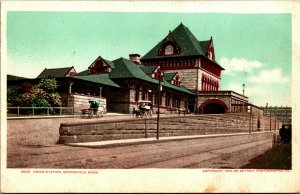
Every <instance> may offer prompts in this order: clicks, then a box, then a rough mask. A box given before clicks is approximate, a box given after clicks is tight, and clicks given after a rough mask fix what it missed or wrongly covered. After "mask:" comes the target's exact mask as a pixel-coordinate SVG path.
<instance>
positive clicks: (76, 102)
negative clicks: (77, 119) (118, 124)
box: [68, 94, 107, 114]
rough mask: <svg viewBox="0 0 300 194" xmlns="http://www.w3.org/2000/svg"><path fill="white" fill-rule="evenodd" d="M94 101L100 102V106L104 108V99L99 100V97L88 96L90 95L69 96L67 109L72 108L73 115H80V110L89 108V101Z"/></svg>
mask: <svg viewBox="0 0 300 194" xmlns="http://www.w3.org/2000/svg"><path fill="white" fill-rule="evenodd" d="M91 99H96V100H99V101H100V106H104V107H106V106H107V104H106V99H105V98H100V97H99V96H90V95H79V94H71V95H70V96H69V98H68V100H69V103H68V104H69V107H73V110H74V114H80V113H81V111H80V110H81V109H82V108H89V107H90V104H89V100H91Z"/></svg>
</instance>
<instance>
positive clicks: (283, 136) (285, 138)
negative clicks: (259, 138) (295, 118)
mask: <svg viewBox="0 0 300 194" xmlns="http://www.w3.org/2000/svg"><path fill="white" fill-rule="evenodd" d="M279 135H280V140H281V141H282V142H284V143H290V142H291V139H292V125H282V127H281V128H280V129H279Z"/></svg>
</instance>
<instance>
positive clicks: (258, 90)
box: [7, 11, 292, 106]
mask: <svg viewBox="0 0 300 194" xmlns="http://www.w3.org/2000/svg"><path fill="white" fill-rule="evenodd" d="M180 22H182V23H183V24H184V25H185V26H187V27H188V28H189V29H190V31H191V32H192V33H193V34H194V35H195V36H196V37H197V38H198V40H208V39H209V38H210V36H212V37H213V41H214V47H215V55H216V60H217V62H218V63H219V64H221V65H222V66H223V67H224V68H225V69H226V70H225V71H223V72H222V78H221V79H222V83H221V89H222V90H233V91H235V92H238V93H242V84H243V83H245V85H246V87H245V95H246V96H248V97H249V100H250V102H252V103H254V104H256V105H258V106H261V105H262V106H264V105H265V104H266V103H269V105H272V106H291V97H290V96H291V71H292V70H291V69H292V68H291V67H292V62H291V52H292V51H291V49H292V48H291V45H292V34H291V33H292V32H291V30H292V24H291V15H290V14H224V13H143V12H140V13H128V12H122V13H118V12H20V11H19V12H8V14H7V53H8V66H7V73H8V74H12V75H17V76H23V77H28V78H35V77H37V76H38V75H39V73H41V71H42V70H43V69H44V68H59V67H68V66H74V67H75V69H76V70H77V72H80V71H83V70H85V69H87V67H88V66H89V65H90V64H91V63H92V62H93V61H94V60H95V59H96V58H97V57H98V56H99V55H100V56H102V57H103V58H106V59H108V60H114V59H117V58H119V57H125V58H128V55H129V54H130V53H139V54H141V55H142V56H143V55H144V54H146V52H147V51H149V50H150V49H151V48H152V47H153V46H155V45H156V44H157V43H158V42H159V41H160V40H162V39H163V38H164V37H165V36H166V35H167V34H168V32H169V30H173V29H174V28H175V27H176V26H178V25H179V24H180Z"/></svg>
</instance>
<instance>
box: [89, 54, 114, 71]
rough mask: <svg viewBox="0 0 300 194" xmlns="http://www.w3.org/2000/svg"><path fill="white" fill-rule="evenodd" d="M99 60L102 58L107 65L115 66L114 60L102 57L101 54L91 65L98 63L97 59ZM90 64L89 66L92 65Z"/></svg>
mask: <svg viewBox="0 0 300 194" xmlns="http://www.w3.org/2000/svg"><path fill="white" fill-rule="evenodd" d="M98 60H102V61H104V62H105V63H106V64H107V65H109V66H110V68H112V69H113V68H115V64H114V63H113V62H111V61H109V60H107V59H104V58H102V57H101V56H99V57H97V58H96V59H95V60H94V61H93V63H92V64H91V65H90V66H92V65H93V64H95V63H96V61H98ZM90 66H89V67H90Z"/></svg>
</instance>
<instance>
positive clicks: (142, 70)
mask: <svg viewBox="0 0 300 194" xmlns="http://www.w3.org/2000/svg"><path fill="white" fill-rule="evenodd" d="M223 70H225V69H224V68H223V67H222V66H221V65H220V64H218V62H217V61H216V57H215V52H214V42H213V38H212V37H210V38H209V39H207V40H202V41H199V40H198V39H197V38H196V37H195V36H194V35H193V34H192V32H191V31H190V30H189V29H188V27H186V26H185V25H183V24H182V23H181V24H180V25H178V26H177V27H176V28H175V29H174V30H173V31H169V33H167V34H166V36H165V37H162V40H161V41H160V42H159V43H158V44H156V45H154V47H153V48H152V49H150V50H149V52H147V53H146V54H145V55H144V56H142V57H141V56H140V55H139V54H137V53H134V54H130V55H129V58H128V59H125V58H118V59H116V60H107V59H105V57H104V56H98V57H97V58H96V59H95V60H94V61H92V62H91V64H90V66H88V67H87V68H86V70H85V71H82V72H77V71H76V69H75V67H64V68H55V69H47V68H45V69H44V71H43V72H41V73H40V75H38V76H37V78H36V79H25V78H19V77H15V76H8V77H7V78H8V80H7V82H8V85H17V84H19V83H20V82H29V83H37V82H38V81H39V80H40V79H45V78H55V79H56V80H57V82H58V85H59V88H58V92H59V93H60V95H61V97H62V106H68V107H74V111H75V112H78V113H79V111H80V108H82V107H83V106H86V104H87V102H88V100H89V99H91V98H99V99H100V101H101V102H102V103H104V104H106V107H107V111H109V112H120V113H131V112H132V110H133V108H134V107H136V106H137V103H138V101H140V100H149V101H152V102H153V104H154V109H156V108H157V107H158V96H159V95H158V93H159V90H160V92H161V99H160V102H161V104H160V108H161V109H160V110H161V111H162V112H164V111H167V110H170V109H180V110H188V111H189V112H196V113H202V114H212V113H229V112H246V111H248V107H249V105H250V106H252V105H251V104H249V103H248V98H247V97H246V96H243V95H241V94H238V93H236V92H234V91H221V90H220V86H221V72H222V71H223ZM159 79H160V80H161V81H160V82H161V87H159ZM253 107H255V106H253ZM257 110H258V111H260V110H262V109H260V108H258V107H257Z"/></svg>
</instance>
